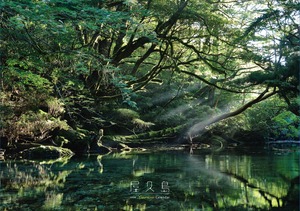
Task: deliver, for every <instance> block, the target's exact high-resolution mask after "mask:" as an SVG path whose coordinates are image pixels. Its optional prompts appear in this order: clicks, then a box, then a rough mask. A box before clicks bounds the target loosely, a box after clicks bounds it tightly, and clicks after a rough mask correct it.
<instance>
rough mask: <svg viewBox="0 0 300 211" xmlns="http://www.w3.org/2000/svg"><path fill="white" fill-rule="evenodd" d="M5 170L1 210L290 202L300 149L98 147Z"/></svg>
mask: <svg viewBox="0 0 300 211" xmlns="http://www.w3.org/2000/svg"><path fill="white" fill-rule="evenodd" d="M0 170H1V171H0V176H1V180H0V182H1V183H0V210H174V211H175V210H258V209H260V210H269V209H276V210H283V208H277V207H282V206H284V205H285V204H286V200H285V199H286V198H287V197H288V198H291V197H294V198H295V197H297V192H295V190H297V188H298V187H299V182H298V186H297V184H296V185H293V183H291V180H292V179H293V178H296V177H297V176H298V175H299V154H298V153H289V154H281V155H276V154H274V153H269V154H253V155H236V154H193V155H190V154H188V153H185V152H157V153H140V154H110V155H106V156H97V155H94V156H92V155H91V156H85V157H72V158H71V159H67V160H55V161H29V160H21V161H12V160H4V161H0ZM295 193H296V196H295ZM297 206H298V205H296V206H295V205H293V206H292V207H290V208H289V210H293V209H294V210H299V207H297Z"/></svg>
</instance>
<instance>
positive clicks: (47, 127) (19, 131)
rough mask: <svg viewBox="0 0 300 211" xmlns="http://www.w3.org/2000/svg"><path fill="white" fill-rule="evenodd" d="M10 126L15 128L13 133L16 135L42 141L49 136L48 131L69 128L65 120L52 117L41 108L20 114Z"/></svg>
mask: <svg viewBox="0 0 300 211" xmlns="http://www.w3.org/2000/svg"><path fill="white" fill-rule="evenodd" d="M12 127H13V130H15V131H14V132H13V133H14V134H16V135H17V136H18V137H20V136H21V137H22V136H23V137H27V138H32V139H34V140H35V141H42V140H45V139H47V138H49V136H48V135H49V133H50V132H51V131H53V130H54V129H56V128H58V129H61V130H67V129H68V128H69V126H68V125H67V123H66V121H62V120H60V119H59V118H54V117H52V116H51V115H50V114H49V113H46V112H43V111H41V110H39V111H38V112H36V113H34V112H27V113H25V114H22V115H21V116H20V118H19V119H18V121H17V122H16V123H15V125H14V126H12ZM18 137H15V138H18Z"/></svg>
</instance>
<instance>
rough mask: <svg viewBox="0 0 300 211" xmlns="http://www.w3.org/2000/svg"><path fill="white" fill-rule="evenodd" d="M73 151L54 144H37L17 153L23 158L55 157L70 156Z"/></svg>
mask: <svg viewBox="0 0 300 211" xmlns="http://www.w3.org/2000/svg"><path fill="white" fill-rule="evenodd" d="M72 155H74V153H73V152H72V151H71V150H69V149H66V148H62V147H55V146H43V145H41V146H37V147H32V148H29V149H25V150H23V151H21V152H19V153H18V157H19V158H23V159H56V158H61V157H71V156H72Z"/></svg>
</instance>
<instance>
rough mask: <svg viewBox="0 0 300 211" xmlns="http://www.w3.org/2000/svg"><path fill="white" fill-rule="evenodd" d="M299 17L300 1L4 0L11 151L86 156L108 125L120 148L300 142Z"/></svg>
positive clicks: (3, 79) (3, 127)
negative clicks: (50, 148)
mask: <svg viewBox="0 0 300 211" xmlns="http://www.w3.org/2000/svg"><path fill="white" fill-rule="evenodd" d="M299 9H300V8H299V4H298V3H297V1H294V0H287V1H282V0H274V1H270V2H269V1H259V0H254V1H231V0H230V1H227V0H222V1H204V0H201V1H199V0H180V1H177V0H176V1H175V0H167V1H158V0H126V1H125V0H124V1H123V0H122V1H115V0H109V1H100V0H88V1H86V0H72V1H65V0H47V1H46V0H45V1H43V0H35V1H33V0H17V1H7V0H3V1H1V2H0V36H1V38H0V40H1V41H0V53H1V61H0V62H1V67H0V68H1V69H0V75H1V76H0V87H1V93H0V98H1V105H0V106H1V109H0V115H1V118H0V136H1V140H2V144H1V146H0V147H3V148H4V147H7V146H6V145H8V146H13V149H15V147H17V148H18V147H20V145H22V144H23V143H25V142H26V143H31V144H32V143H34V144H38V145H44V144H54V145H56V146H65V147H67V148H70V149H71V150H74V151H85V150H86V149H89V148H93V147H94V146H93V144H92V143H90V142H91V141H92V140H94V139H95V140H96V139H97V138H98V137H97V136H98V131H99V129H103V130H104V136H103V139H102V140H103V144H104V145H105V144H106V145H108V146H114V143H113V142H115V141H118V142H123V143H126V144H128V145H129V146H131V145H130V143H133V145H132V146H137V145H139V146H143V140H145V141H146V142H147V143H148V144H153V145H156V144H159V143H161V140H162V139H166V138H168V139H169V142H168V143H174V142H176V141H178V140H180V141H182V142H188V141H189V140H193V141H197V140H196V139H195V138H196V137H198V138H199V139H200V140H201V137H204V136H205V137H208V138H209V137H211V136H212V135H218V136H221V137H222V138H224V139H226V140H227V141H228V140H237V141H242V139H243V138H245V136H244V137H243V136H242V134H244V135H245V134H252V135H251V136H248V137H251V138H250V139H251V140H250V141H248V140H247V142H248V143H250V144H251V141H252V140H253V141H254V140H255V141H257V140H258V141H260V142H262V141H264V140H268V139H270V138H271V139H276V140H277V139H280V140H298V137H299V121H300V120H299V105H300V103H299V102H300V100H299V97H298V95H299V67H300V64H299V52H300V49H299V24H298V23H297V19H299V16H300V14H299ZM246 136H247V135H246ZM95 137H96V138H95ZM119 137H121V138H119ZM126 137H127V138H128V139H126ZM206 139H207V138H206ZM6 143H7V144H6ZM99 143H100V142H99Z"/></svg>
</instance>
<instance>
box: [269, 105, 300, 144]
mask: <svg viewBox="0 0 300 211" xmlns="http://www.w3.org/2000/svg"><path fill="white" fill-rule="evenodd" d="M272 120H273V124H272V132H273V134H274V136H275V138H276V139H295V140H298V139H299V137H300V130H299V129H300V117H299V116H296V115H295V114H293V113H292V112H290V111H284V112H282V113H280V114H278V115H277V116H275V117H274V118H273V119H272Z"/></svg>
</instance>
